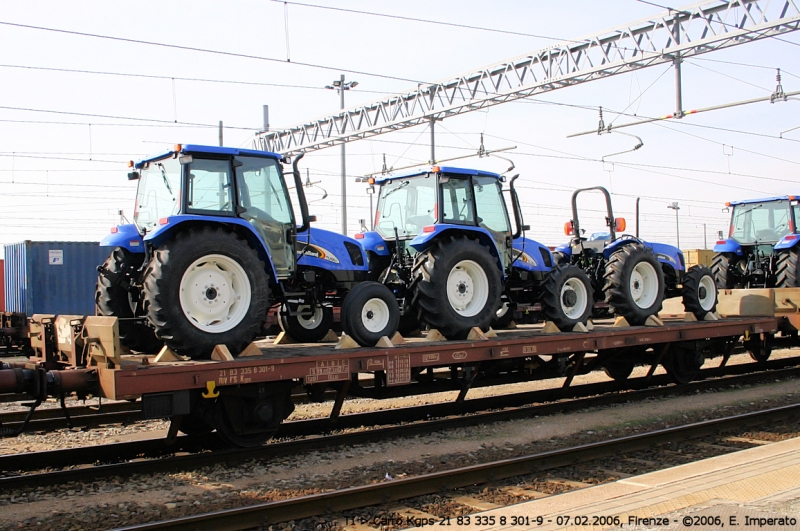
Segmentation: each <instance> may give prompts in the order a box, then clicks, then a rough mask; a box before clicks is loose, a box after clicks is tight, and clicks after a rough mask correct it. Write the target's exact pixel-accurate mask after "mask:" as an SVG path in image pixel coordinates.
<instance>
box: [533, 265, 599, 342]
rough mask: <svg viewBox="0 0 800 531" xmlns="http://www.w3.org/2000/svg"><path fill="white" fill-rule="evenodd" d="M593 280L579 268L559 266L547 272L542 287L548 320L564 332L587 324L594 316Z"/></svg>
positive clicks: (542, 298) (542, 297) (543, 307)
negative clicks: (578, 325)
mask: <svg viewBox="0 0 800 531" xmlns="http://www.w3.org/2000/svg"><path fill="white" fill-rule="evenodd" d="M592 293H593V289H592V281H591V279H590V278H589V275H587V274H586V273H585V272H584V271H583V270H582V269H581V268H579V267H578V266H571V265H567V266H559V267H555V268H553V269H551V270H550V272H549V273H547V276H546V277H545V279H544V283H543V284H542V293H541V303H542V314H544V317H545V319H547V320H548V321H552V322H553V323H555V324H556V326H558V327H559V328H560V329H562V330H565V331H567V330H572V328H573V327H574V326H575V325H576V324H578V323H583V324H586V323H587V322H588V321H589V318H590V317H591V316H592V309H593V308H594V297H593V295H592Z"/></svg>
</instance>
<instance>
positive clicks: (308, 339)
mask: <svg viewBox="0 0 800 531" xmlns="http://www.w3.org/2000/svg"><path fill="white" fill-rule="evenodd" d="M302 308H305V311H306V312H308V311H310V305H308V304H292V309H293V310H294V311H297V310H298V309H302ZM285 311H288V308H287V307H286V305H285V304H284V305H283V306H282V307H281V312H285ZM280 321H281V330H283V331H284V332H286V333H287V334H288V335H289V336H290V337H291V338H292V339H294V340H295V341H298V342H300V343H316V342H318V341H320V340H321V339H322V338H323V337H325V336H326V335H327V334H328V332H329V331H330V329H331V326H332V325H333V308H331V307H330V306H321V305H320V306H316V307H315V308H314V314H313V315H285V314H283V313H281V318H280Z"/></svg>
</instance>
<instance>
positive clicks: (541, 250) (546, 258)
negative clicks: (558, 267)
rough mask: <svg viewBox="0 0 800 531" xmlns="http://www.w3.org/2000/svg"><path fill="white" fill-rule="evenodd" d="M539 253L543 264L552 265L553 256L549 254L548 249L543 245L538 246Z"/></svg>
mask: <svg viewBox="0 0 800 531" xmlns="http://www.w3.org/2000/svg"><path fill="white" fill-rule="evenodd" d="M539 253H540V254H541V255H542V260H544V266H545V267H548V268H549V267H553V257H552V256H551V255H550V251H548V250H547V249H545V248H544V247H539Z"/></svg>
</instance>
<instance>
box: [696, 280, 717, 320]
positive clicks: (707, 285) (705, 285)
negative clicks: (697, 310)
mask: <svg viewBox="0 0 800 531" xmlns="http://www.w3.org/2000/svg"><path fill="white" fill-rule="evenodd" d="M716 294H717V285H716V283H715V282H714V277H712V276H710V275H703V278H701V279H700V282H699V285H698V286H697V300H698V301H700V307H701V308H702V309H704V310H705V311H707V312H709V311H711V308H713V307H714V299H715V298H716V297H715V296H716Z"/></svg>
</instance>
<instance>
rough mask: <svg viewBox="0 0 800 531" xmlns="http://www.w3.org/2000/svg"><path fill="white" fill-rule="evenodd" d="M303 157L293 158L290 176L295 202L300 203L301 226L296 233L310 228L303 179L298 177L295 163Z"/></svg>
mask: <svg viewBox="0 0 800 531" xmlns="http://www.w3.org/2000/svg"><path fill="white" fill-rule="evenodd" d="M304 156H305V153H300V154H299V155H297V157H295V159H294V161H293V162H292V175H294V186H295V188H296V189H297V200H298V201H299V203H300V217H301V218H302V220H303V224H302V225H300V227H298V228H297V232H303V231H306V230H308V229H309V227H311V216H309V215H308V203H307V202H306V192H305V190H303V178H302V177H300V170H299V169H298V168H297V163H298V162H300V159H302V158H303V157H304Z"/></svg>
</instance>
